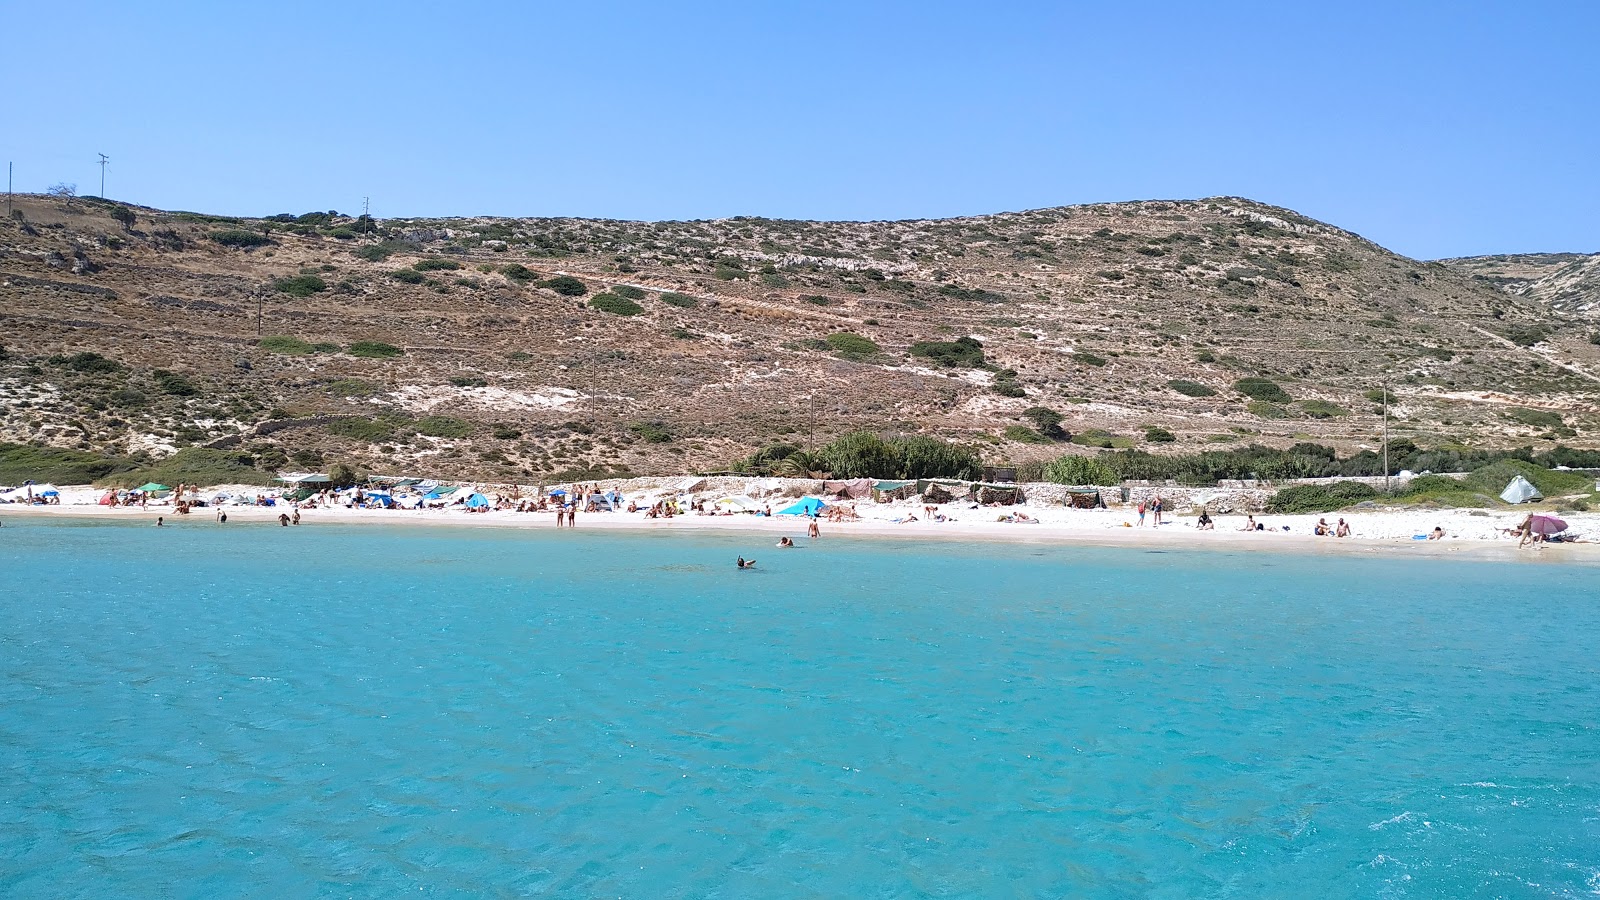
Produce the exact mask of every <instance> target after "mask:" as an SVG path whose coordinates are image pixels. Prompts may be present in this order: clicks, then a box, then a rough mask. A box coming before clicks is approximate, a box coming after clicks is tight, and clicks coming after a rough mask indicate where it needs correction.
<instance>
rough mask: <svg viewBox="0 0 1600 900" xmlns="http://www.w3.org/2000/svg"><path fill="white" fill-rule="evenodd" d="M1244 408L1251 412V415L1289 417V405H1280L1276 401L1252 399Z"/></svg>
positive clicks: (1269, 417) (1277, 417)
mask: <svg viewBox="0 0 1600 900" xmlns="http://www.w3.org/2000/svg"><path fill="white" fill-rule="evenodd" d="M1244 408H1245V411H1246V412H1248V413H1250V415H1252V416H1258V417H1260V418H1263V419H1287V418H1289V409H1288V407H1285V406H1279V405H1278V404H1276V403H1268V402H1267V401H1265V400H1251V401H1250V402H1249V403H1246V404H1245V405H1244Z"/></svg>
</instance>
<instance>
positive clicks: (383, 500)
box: [367, 491, 394, 509]
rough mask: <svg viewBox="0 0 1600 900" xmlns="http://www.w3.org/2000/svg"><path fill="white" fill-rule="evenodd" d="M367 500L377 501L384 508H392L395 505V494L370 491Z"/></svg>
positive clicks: (370, 501)
mask: <svg viewBox="0 0 1600 900" xmlns="http://www.w3.org/2000/svg"><path fill="white" fill-rule="evenodd" d="M367 501H368V502H369V503H376V504H378V505H379V506H382V507H383V508H384V509H392V508H393V507H394V495H392V494H386V493H384V492H383V491H368V492H367Z"/></svg>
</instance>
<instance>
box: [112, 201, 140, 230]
mask: <svg viewBox="0 0 1600 900" xmlns="http://www.w3.org/2000/svg"><path fill="white" fill-rule="evenodd" d="M111 218H113V219H116V220H117V221H118V222H120V223H122V230H123V231H132V230H133V223H135V222H137V221H139V217H138V216H136V215H134V214H133V210H131V209H129V208H128V207H126V206H113V207H111Z"/></svg>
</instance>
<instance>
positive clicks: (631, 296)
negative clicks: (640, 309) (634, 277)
mask: <svg viewBox="0 0 1600 900" xmlns="http://www.w3.org/2000/svg"><path fill="white" fill-rule="evenodd" d="M611 293H613V294H616V295H617V296H618V297H623V298H625V299H628V300H643V299H644V298H645V292H644V289H643V288H636V287H634V286H633V285H631V284H619V285H615V286H613V287H612V288H611Z"/></svg>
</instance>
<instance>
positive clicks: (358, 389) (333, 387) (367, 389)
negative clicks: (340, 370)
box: [327, 378, 382, 397]
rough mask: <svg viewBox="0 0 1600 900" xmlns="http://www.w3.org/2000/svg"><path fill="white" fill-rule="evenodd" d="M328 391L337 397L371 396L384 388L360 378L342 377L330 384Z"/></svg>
mask: <svg viewBox="0 0 1600 900" xmlns="http://www.w3.org/2000/svg"><path fill="white" fill-rule="evenodd" d="M327 390H328V393H329V394H332V395H333V396H335V397H370V396H372V395H373V394H376V393H378V392H379V391H380V390H382V388H380V387H379V386H378V385H376V384H373V383H372V382H370V381H363V380H362V379H360V378H340V379H339V380H337V381H334V382H331V383H330V384H329V385H328V388H327Z"/></svg>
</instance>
